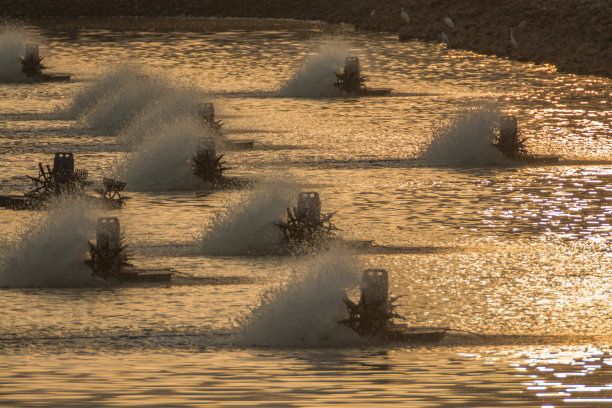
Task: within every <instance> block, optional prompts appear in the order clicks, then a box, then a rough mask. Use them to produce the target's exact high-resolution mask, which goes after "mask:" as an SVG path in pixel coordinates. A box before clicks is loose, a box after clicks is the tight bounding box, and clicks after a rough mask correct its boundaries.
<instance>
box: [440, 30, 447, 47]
mask: <svg viewBox="0 0 612 408" xmlns="http://www.w3.org/2000/svg"><path fill="white" fill-rule="evenodd" d="M440 37H442V42H443V43H444V44H446V45H447V46H448V44H449V42H448V35H446V33H445V32H444V31H442V33H441V34H440Z"/></svg>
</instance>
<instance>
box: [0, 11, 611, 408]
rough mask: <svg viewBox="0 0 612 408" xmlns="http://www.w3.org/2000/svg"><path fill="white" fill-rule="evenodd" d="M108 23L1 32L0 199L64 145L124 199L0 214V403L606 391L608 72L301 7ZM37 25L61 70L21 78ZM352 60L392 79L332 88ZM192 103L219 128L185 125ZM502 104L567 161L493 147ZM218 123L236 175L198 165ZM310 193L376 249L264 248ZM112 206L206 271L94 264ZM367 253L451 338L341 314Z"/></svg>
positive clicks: (416, 402) (539, 149)
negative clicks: (401, 333)
mask: <svg viewBox="0 0 612 408" xmlns="http://www.w3.org/2000/svg"><path fill="white" fill-rule="evenodd" d="M107 23H108V22H106V23H105V25H102V23H101V22H100V25H97V24H98V23H97V22H94V21H87V20H83V21H81V22H80V23H79V24H80V25H84V26H85V27H87V28H83V27H79V26H78V25H75V24H67V25H66V24H61V25H60V24H58V25H54V28H42V29H40V28H34V27H28V28H7V27H4V28H3V31H2V32H1V33H0V55H1V57H0V79H1V81H2V83H0V159H1V161H0V163H1V164H0V183H1V185H0V194H20V193H22V192H24V191H27V190H28V189H29V188H30V184H31V182H30V181H29V180H28V179H26V178H25V177H24V176H25V175H26V174H29V175H35V174H36V173H37V164H38V162H43V163H50V162H51V161H52V157H53V154H54V152H56V151H72V152H74V154H75V157H76V167H77V168H86V169H88V170H89V178H90V179H91V180H93V181H94V182H95V183H96V184H97V185H100V181H101V179H102V177H103V176H115V177H119V178H121V179H123V180H126V181H127V182H128V190H129V191H127V192H126V194H127V195H129V196H130V197H131V199H130V200H129V202H128V204H127V205H126V207H125V208H124V209H122V210H120V211H113V212H110V211H106V210H101V209H99V208H93V207H91V206H90V205H87V204H85V203H80V202H76V203H75V202H61V203H58V204H57V205H56V206H54V207H53V208H51V209H49V210H47V211H12V210H6V209H0V256H1V257H0V286H1V287H3V289H1V290H0V308H1V309H2V313H1V314H0V356H1V357H0V405H7V406H20V407H33V406H37V407H41V406H49V407H52V406H111V405H112V406H121V407H124V406H165V407H166V406H168V407H186V406H226V407H233V406H239V405H240V406H243V405H254V406H271V405H276V406H286V407H289V406H303V407H311V406H331V405H339V404H344V405H350V406H379V405H392V406H413V407H453V406H456V407H458V406H474V407H493V406H496V407H497V406H503V405H510V406H520V407H523V406H524V407H536V406H537V407H540V406H577V407H593V406H600V405H601V406H607V405H612V394H611V392H610V389H611V388H610V384H611V383H612V373H608V371H610V364H611V361H612V357H611V354H612V350H611V349H610V347H609V344H611V341H612V322H611V321H610V319H609V310H610V288H611V287H612V279H611V277H610V276H611V275H610V272H611V271H612V252H611V249H610V248H611V245H612V82H611V81H610V80H609V79H602V78H597V77H581V76H575V75H567V74H561V73H557V72H556V71H555V70H554V68H553V67H548V66H535V65H526V64H522V63H517V62H511V61H507V60H500V59H497V58H494V57H486V56H482V55H477V54H473V53H469V52H465V51H457V50H446V49H445V48H443V47H441V46H438V45H435V44H423V43H418V42H409V43H398V42H397V40H396V38H395V36H391V35H377V34H372V33H355V32H352V31H350V30H349V29H348V28H347V27H336V26H327V25H320V24H315V23H302V22H279V21H267V20H253V21H247V20H193V19H183V20H181V19H172V20H170V19H169V20H161V21H160V20H147V19H141V20H138V21H136V22H135V21H133V20H129V19H123V20H117V21H115V27H112V28H109V26H108V24H107ZM48 25H49V26H50V24H48ZM101 26H104V27H105V28H104V29H101V28H99V27H101ZM185 27H189V29H187V28H185ZM34 40H36V41H41V55H44V56H45V63H46V65H47V66H48V67H49V71H54V72H69V73H71V74H72V80H71V81H70V82H68V83H50V84H30V83H26V82H24V79H23V78H20V77H19V75H18V73H17V74H15V70H14V68H15V67H14V65H13V62H14V59H12V58H9V56H10V55H13V54H16V55H17V56H18V55H19V52H20V50H22V49H23V47H25V44H26V43H28V42H31V41H34ZM349 55H356V56H359V57H360V61H361V65H362V68H363V70H364V72H365V74H366V75H367V83H368V85H370V86H372V87H390V88H393V90H394V92H393V93H392V95H391V96H388V97H379V98H374V97H363V98H346V97H341V96H335V97H327V98H323V97H320V96H319V95H321V94H322V93H324V94H329V93H330V90H331V91H334V87H333V86H332V85H331V84H330V83H329V81H330V78H331V80H332V81H333V71H334V70H336V69H338V68H339V65H341V64H342V62H343V60H344V57H346V56H349ZM201 102H213V103H214V107H215V111H216V114H217V118H218V119H220V120H222V121H223V123H224V125H223V128H222V129H223V135H222V136H219V135H217V134H214V133H213V132H209V131H206V130H205V129H204V128H202V127H200V124H199V123H198V122H197V120H196V119H195V115H194V113H195V111H196V110H197V107H198V104H200V103H201ZM500 112H503V113H511V114H514V115H516V116H517V118H518V123H519V127H520V129H521V133H522V136H523V137H526V138H527V142H526V144H527V149H528V150H529V152H531V153H534V154H546V155H557V156H560V158H561V160H560V162H559V163H558V164H555V165H546V166H528V165H517V164H515V163H511V162H508V161H507V160H506V159H505V158H503V157H501V156H500V155H499V154H498V152H497V151H496V150H495V149H493V148H492V147H491V145H490V140H489V138H490V136H491V132H490V129H491V128H492V126H493V125H494V121H495V120H496V119H495V118H496V117H497V115H499V113H500ZM211 138H212V139H214V140H215V142H216V143H217V145H218V146H220V147H219V151H220V152H222V153H224V160H225V161H226V162H227V165H228V166H229V167H231V170H229V172H228V174H229V175H231V176H233V177H236V178H238V179H240V180H242V181H244V182H246V184H245V187H243V188H237V189H225V190H217V191H215V190H213V191H211V190H210V189H207V188H206V186H205V185H203V184H202V183H201V182H200V181H199V179H197V178H195V177H194V176H192V175H191V169H190V164H189V160H190V157H191V155H192V154H193V152H194V150H195V149H197V148H198V146H200V145H201V143H203V140H204V139H207V140H209V139H211ZM226 139H230V140H244V139H248V140H254V141H255V145H254V148H253V149H250V150H231V149H227V148H225V147H223V146H225V141H226ZM300 190H307V191H318V192H319V194H320V195H321V197H322V200H323V204H322V207H323V212H325V213H328V212H337V213H336V214H335V215H334V217H333V221H334V223H335V225H336V226H337V227H338V228H340V230H339V231H338V235H339V236H341V237H343V238H346V239H358V240H368V241H369V240H373V241H374V242H375V246H373V247H372V248H369V249H368V250H367V251H366V250H347V249H345V248H332V249H331V250H330V251H327V252H322V253H319V254H313V255H300V256H297V255H295V256H294V255H292V256H289V255H281V254H278V253H276V252H275V249H276V246H277V244H278V241H279V239H280V237H281V234H280V231H279V230H278V229H277V228H276V227H275V226H274V224H273V223H274V222H276V221H281V220H282V219H283V217H285V208H286V207H288V206H291V205H294V204H295V195H296V192H298V191H300ZM104 215H106V216H109V215H111V216H117V217H119V219H120V222H121V225H122V229H123V231H124V240H125V242H126V243H127V244H128V248H129V249H130V253H131V257H132V260H133V262H134V264H136V265H138V266H141V267H164V268H165V267H173V268H175V269H176V270H177V271H179V272H184V273H189V274H193V275H196V276H199V277H203V278H206V279H207V280H206V282H208V284H201V285H180V284H177V285H170V286H167V287H166V286H162V287H108V286H107V285H105V284H104V282H100V281H99V280H97V279H94V278H92V277H91V275H90V273H89V271H88V269H87V267H86V266H85V265H84V264H83V263H82V260H83V259H85V257H86V251H87V242H86V241H87V239H93V238H94V235H95V234H94V227H95V219H96V217H99V216H104ZM365 267H380V268H385V269H387V270H388V271H389V272H390V274H391V292H392V294H393V295H395V296H401V297H400V298H399V300H398V301H397V303H398V308H397V311H398V312H399V314H401V315H402V316H403V317H404V320H405V321H406V322H407V323H409V324H411V325H417V326H437V327H449V328H454V329H458V330H459V331H454V332H452V333H450V334H449V335H448V336H447V337H446V338H445V339H444V340H443V341H442V343H441V344H439V345H430V346H419V345H411V344H392V345H388V344H387V345H385V344H372V343H370V342H367V341H364V340H363V339H360V338H358V337H357V336H356V335H354V334H353V333H352V332H351V331H350V330H349V329H347V328H345V327H342V326H339V325H337V323H336V322H337V321H338V320H339V319H341V318H342V317H343V313H344V306H343V304H342V300H341V297H342V294H343V293H344V290H345V289H348V290H352V289H353V288H354V286H355V285H356V284H357V283H358V279H359V275H360V273H361V270H362V269H363V268H365ZM351 293H352V292H351Z"/></svg>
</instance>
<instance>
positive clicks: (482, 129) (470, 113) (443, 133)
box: [423, 107, 508, 166]
mask: <svg viewBox="0 0 612 408" xmlns="http://www.w3.org/2000/svg"><path fill="white" fill-rule="evenodd" d="M499 117H500V113H499V111H498V110H496V109H493V108H491V107H475V108H470V109H468V110H466V111H463V112H460V113H459V114H457V115H456V116H454V117H453V118H452V119H450V120H449V121H448V122H446V123H444V124H441V125H440V126H438V127H437V128H436V129H434V132H433V140H432V142H431V144H430V145H429V146H428V147H427V149H426V150H425V152H424V154H423V158H424V159H425V160H427V163H428V164H429V165H434V166H487V165H495V164H505V163H508V159H507V158H506V157H505V156H504V155H503V154H502V153H501V152H500V151H499V150H498V149H497V148H496V147H495V146H493V141H494V139H495V127H496V126H497V124H498V122H499Z"/></svg>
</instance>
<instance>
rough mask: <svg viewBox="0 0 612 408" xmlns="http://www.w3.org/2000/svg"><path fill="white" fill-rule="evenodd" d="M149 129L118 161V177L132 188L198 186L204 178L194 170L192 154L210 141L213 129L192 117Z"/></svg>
mask: <svg viewBox="0 0 612 408" xmlns="http://www.w3.org/2000/svg"><path fill="white" fill-rule="evenodd" d="M157 126H158V127H154V128H151V129H148V131H147V132H148V136H147V137H145V138H144V139H142V140H141V141H140V143H139V144H137V145H136V146H135V147H134V149H133V151H132V152H130V153H128V154H127V155H126V157H125V159H124V160H122V161H121V162H120V163H119V164H118V168H117V171H116V175H115V177H117V178H119V179H120V180H123V181H124V182H126V183H127V188H128V189H129V190H150V191H177V190H194V189H198V188H201V187H203V186H204V182H203V181H202V180H200V179H199V178H198V177H196V176H195V175H194V174H193V170H192V164H193V160H192V157H193V156H194V154H195V153H196V152H197V151H198V150H199V149H201V148H202V147H204V145H205V144H206V143H213V144H214V141H211V137H210V135H209V131H208V130H207V129H206V128H205V127H203V126H202V124H201V123H200V122H198V121H197V120H195V119H193V118H192V117H179V118H177V119H175V120H172V121H170V122H167V123H163V124H159V125H157Z"/></svg>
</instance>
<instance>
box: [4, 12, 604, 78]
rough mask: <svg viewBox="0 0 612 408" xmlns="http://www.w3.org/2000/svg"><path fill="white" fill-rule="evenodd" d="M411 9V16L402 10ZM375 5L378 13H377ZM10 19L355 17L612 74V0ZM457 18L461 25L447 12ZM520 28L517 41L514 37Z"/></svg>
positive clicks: (424, 36) (429, 37)
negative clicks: (450, 22) (406, 17)
mask: <svg viewBox="0 0 612 408" xmlns="http://www.w3.org/2000/svg"><path fill="white" fill-rule="evenodd" d="M402 7H403V8H404V9H405V10H406V12H407V13H408V15H409V17H410V21H409V22H408V23H405V21H404V20H403V19H402V17H401V16H400V8H402ZM373 10H375V11H374V13H373V15H372V11H373ZM0 13H1V14H4V15H5V16H7V17H11V18H20V19H26V20H27V19H30V18H39V17H44V16H56V17H76V16H198V17H260V18H292V19H300V20H321V21H326V22H330V23H350V24H354V25H355V27H356V28H357V29H360V30H372V31H386V32H398V33H399V36H400V39H402V40H411V39H419V40H425V41H440V40H441V38H442V32H444V33H445V34H446V36H447V37H448V40H449V45H450V47H453V48H462V49H467V50H473V51H476V52H481V53H486V54H494V55H499V56H507V57H510V58H513V59H517V60H521V61H533V62H536V63H549V64H554V65H556V66H557V67H558V68H559V69H560V70H562V71H567V72H572V73H579V74H595V75H601V76H607V77H612V0H496V1H491V0H427V1H424V0H399V1H398V0H170V1H169V0H163V1H160V0H130V1H125V0H104V1H91V0H53V1H49V0H0ZM445 17H450V18H451V19H452V20H453V22H454V25H455V27H454V28H451V27H449V26H448V25H447V24H446V23H445V22H444V18H445ZM510 28H513V29H514V38H515V40H516V43H515V46H513V45H512V44H511V42H510Z"/></svg>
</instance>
